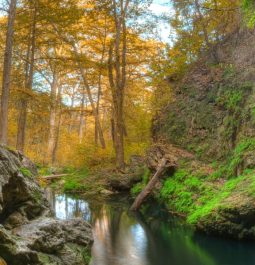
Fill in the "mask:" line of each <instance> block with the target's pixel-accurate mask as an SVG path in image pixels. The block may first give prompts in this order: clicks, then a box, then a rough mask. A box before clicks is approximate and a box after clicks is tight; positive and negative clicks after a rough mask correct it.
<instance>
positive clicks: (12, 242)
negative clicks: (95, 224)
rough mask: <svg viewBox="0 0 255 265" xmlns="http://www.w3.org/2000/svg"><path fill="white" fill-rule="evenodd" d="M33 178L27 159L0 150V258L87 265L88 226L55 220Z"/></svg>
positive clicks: (17, 263) (18, 264)
mask: <svg viewBox="0 0 255 265" xmlns="http://www.w3.org/2000/svg"><path fill="white" fill-rule="evenodd" d="M36 174H37V170H36V167H35V165H34V164H33V163H32V162H31V161H30V160H29V159H28V158H26V157H25V156H23V155H22V154H21V153H19V152H16V151H13V150H10V149H8V148H6V147H3V146H0V256H1V257H2V258H3V259H4V260H5V261H6V262H7V264H12V265H44V264H45V265H46V264H47V265H50V264H52V265H53V264H55V265H67V264H68V265H86V264H88V257H89V251H90V247H91V244H92V242H93V239H92V232H91V231H92V229H91V226H90V225H89V224H88V223H87V222H85V221H84V220H80V219H74V220H69V221H60V220H56V219H54V217H53V213H52V210H51V209H50V206H49V203H48V201H47V199H46V197H45V194H44V192H43V191H42V189H41V188H40V186H39V185H38V183H37V182H36V180H35V176H36ZM1 257H0V259H1Z"/></svg>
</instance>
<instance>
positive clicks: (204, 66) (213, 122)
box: [153, 31, 255, 239]
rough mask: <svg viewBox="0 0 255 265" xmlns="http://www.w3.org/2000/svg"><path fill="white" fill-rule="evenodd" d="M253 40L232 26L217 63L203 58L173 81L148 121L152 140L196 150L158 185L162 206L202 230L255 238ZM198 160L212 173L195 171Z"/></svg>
mask: <svg viewBox="0 0 255 265" xmlns="http://www.w3.org/2000/svg"><path fill="white" fill-rule="evenodd" d="M254 42H255V34H254V32H251V31H243V32H238V33H236V34H234V35H232V36H231V37H230V38H229V39H228V40H226V41H225V42H223V43H222V44H221V45H219V48H218V51H217V53H218V55H219V58H220V63H219V64H217V65H210V64H209V63H208V61H207V60H206V58H202V59H200V60H199V61H198V62H197V63H196V64H194V65H193V66H192V67H191V68H190V71H189V72H188V73H187V74H186V75H185V76H184V77H183V78H182V79H181V80H178V81H174V82H171V83H170V84H169V85H170V86H171V87H172V90H173V94H172V95H171V103H170V104H169V105H167V106H164V107H163V108H162V111H161V112H160V113H159V114H158V115H157V117H155V119H154V125H153V135H154V139H155V141H156V142H161V143H162V142H163V143H164V144H174V145H177V146H179V147H181V148H183V149H185V150H188V151H189V152H191V153H193V154H194V155H195V159H190V160H189V161H185V162H183V161H179V171H182V172H179V173H178V172H177V173H176V174H175V175H174V176H171V178H172V180H171V181H170V180H169V181H168V182H166V184H165V186H163V192H162V194H163V197H164V200H165V201H166V202H167V203H168V206H169V207H170V208H174V210H177V211H179V212H183V213H184V214H186V215H187V219H188V220H189V221H190V222H191V223H193V224H195V225H196V226H197V227H198V228H199V229H202V230H203V231H206V232H208V233H214V234H221V235H227V236H231V237H237V238H249V239H255V215H254V212H255V197H254V189H253V187H255V186H254V185H255V184H254V183H255V177H254V176H255V156H254V151H255V48H254V45H252V44H253V43H254ZM198 161H202V162H203V164H207V165H208V166H209V167H210V168H212V171H213V172H214V173H212V172H211V170H209V171H208V172H207V173H206V172H203V173H201V170H200V169H199V168H196V170H194V168H193V165H194V164H196V165H198V164H199V163H197V162H198ZM183 165H185V166H183ZM191 180H192V181H191ZM184 182H185V183H186V184H185V185H184V184H183V183H184ZM170 184H171V185H172V186H171V185H170ZM208 187H210V188H208ZM182 196H183V198H182ZM185 196H186V197H185ZM185 205H186V206H187V207H186V208H185Z"/></svg>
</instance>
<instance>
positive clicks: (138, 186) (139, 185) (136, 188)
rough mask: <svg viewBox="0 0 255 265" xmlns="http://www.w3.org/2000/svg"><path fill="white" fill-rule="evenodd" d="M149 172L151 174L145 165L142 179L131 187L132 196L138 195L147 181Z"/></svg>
mask: <svg viewBox="0 0 255 265" xmlns="http://www.w3.org/2000/svg"><path fill="white" fill-rule="evenodd" d="M150 174H151V172H150V170H149V169H148V168H147V167H146V168H145V169H144V172H143V176H142V181H141V182H139V183H137V184H136V185H134V186H133V188H132V189H131V195H132V196H133V197H135V196H136V195H138V194H139V193H140V192H141V191H142V190H143V189H144V188H145V186H146V185H147V183H148V182H149V179H150Z"/></svg>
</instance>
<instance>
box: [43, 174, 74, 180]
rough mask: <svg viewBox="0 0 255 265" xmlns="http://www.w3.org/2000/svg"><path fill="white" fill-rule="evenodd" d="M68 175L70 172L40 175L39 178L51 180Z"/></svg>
mask: <svg viewBox="0 0 255 265" xmlns="http://www.w3.org/2000/svg"><path fill="white" fill-rule="evenodd" d="M68 175H70V174H58V175H50V176H42V177H40V178H41V179H45V180H52V179H58V178H62V177H65V176H68Z"/></svg>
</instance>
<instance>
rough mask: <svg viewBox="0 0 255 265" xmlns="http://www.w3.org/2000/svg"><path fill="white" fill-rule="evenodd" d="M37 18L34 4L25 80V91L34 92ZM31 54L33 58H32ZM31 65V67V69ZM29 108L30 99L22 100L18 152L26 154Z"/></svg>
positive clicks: (24, 98) (23, 98)
mask: <svg viewBox="0 0 255 265" xmlns="http://www.w3.org/2000/svg"><path fill="white" fill-rule="evenodd" d="M36 16H37V6H36V2H35V3H34V14H33V21H32V27H31V35H30V37H31V40H29V44H28V51H27V62H26V65H27V66H26V78H25V89H28V90H32V87H33V77H34V62H35V60H34V57H35V40H36ZM30 54H31V56H30ZM29 64H30V67H29ZM27 107H28V99H27V98H26V97H23V96H22V98H21V102H20V112H19V119H18V135H17V146H16V147H17V150H19V151H21V152H24V147H25V136H26V124H27Z"/></svg>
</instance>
